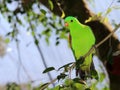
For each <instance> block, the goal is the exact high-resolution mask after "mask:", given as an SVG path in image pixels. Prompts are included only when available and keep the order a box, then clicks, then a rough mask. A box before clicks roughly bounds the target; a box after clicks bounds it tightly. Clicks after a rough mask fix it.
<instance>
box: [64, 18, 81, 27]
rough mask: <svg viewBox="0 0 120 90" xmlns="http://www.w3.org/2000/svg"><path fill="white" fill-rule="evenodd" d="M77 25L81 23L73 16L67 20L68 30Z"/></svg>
mask: <svg viewBox="0 0 120 90" xmlns="http://www.w3.org/2000/svg"><path fill="white" fill-rule="evenodd" d="M77 24H79V21H78V20H77V18H75V17H73V16H68V17H66V18H65V26H66V27H67V28H70V27H73V26H75V25H77Z"/></svg>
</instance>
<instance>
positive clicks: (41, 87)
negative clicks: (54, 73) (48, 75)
mask: <svg viewBox="0 0 120 90" xmlns="http://www.w3.org/2000/svg"><path fill="white" fill-rule="evenodd" d="M48 84H49V83H45V84H43V85H41V86H40V88H39V90H44V89H45V88H47V87H48Z"/></svg>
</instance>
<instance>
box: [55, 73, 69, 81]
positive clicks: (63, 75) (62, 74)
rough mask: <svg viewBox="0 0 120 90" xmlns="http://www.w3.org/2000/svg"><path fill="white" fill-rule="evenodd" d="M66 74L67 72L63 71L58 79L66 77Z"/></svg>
mask: <svg viewBox="0 0 120 90" xmlns="http://www.w3.org/2000/svg"><path fill="white" fill-rule="evenodd" d="M66 76H67V75H66V74H64V73H61V74H60V75H58V76H57V79H58V81H59V80H60V79H64V78H65V77H66Z"/></svg>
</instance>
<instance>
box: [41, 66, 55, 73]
mask: <svg viewBox="0 0 120 90" xmlns="http://www.w3.org/2000/svg"><path fill="white" fill-rule="evenodd" d="M53 70H55V68H54V67H49V68H46V69H45V70H44V71H43V73H47V72H50V71H53Z"/></svg>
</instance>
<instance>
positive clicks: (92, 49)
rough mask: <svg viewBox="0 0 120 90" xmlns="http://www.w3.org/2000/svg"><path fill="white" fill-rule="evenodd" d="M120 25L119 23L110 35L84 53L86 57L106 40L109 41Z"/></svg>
mask: <svg viewBox="0 0 120 90" xmlns="http://www.w3.org/2000/svg"><path fill="white" fill-rule="evenodd" d="M119 27H120V24H118V25H117V26H116V28H115V29H114V30H113V31H112V32H111V33H110V34H109V35H108V36H106V37H105V38H104V39H103V40H102V41H100V42H99V43H98V44H96V45H95V46H93V47H92V48H91V49H90V50H89V51H88V53H86V54H85V55H84V57H86V56H88V55H89V54H90V53H91V52H92V51H94V49H95V48H98V47H99V46H100V45H102V44H103V43H104V42H105V41H107V40H108V39H109V38H110V37H111V36H112V35H113V34H114V33H115V32H116V31H117V30H118V28H119Z"/></svg>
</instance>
